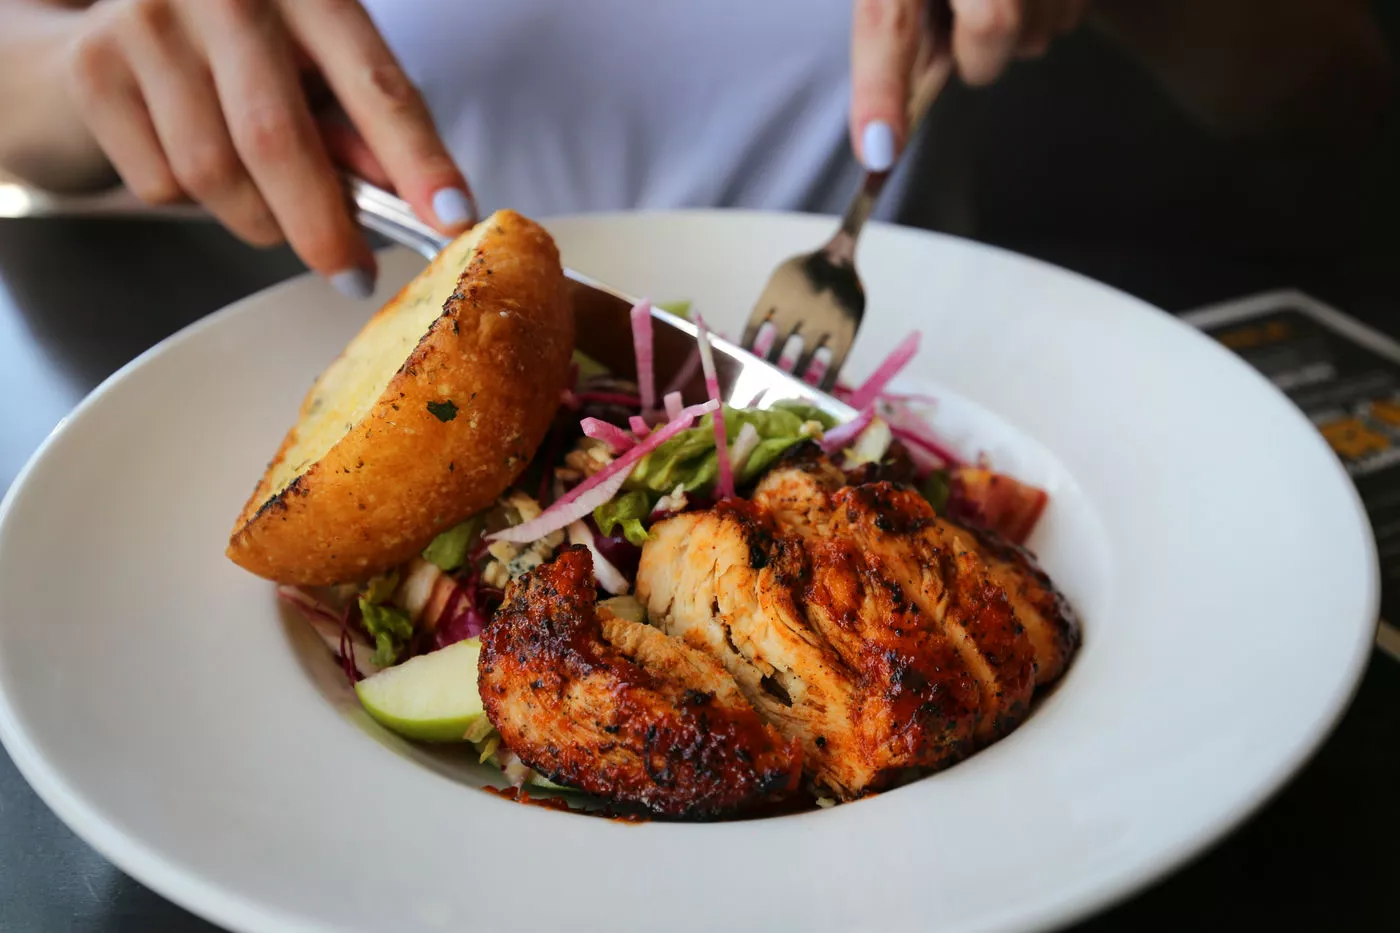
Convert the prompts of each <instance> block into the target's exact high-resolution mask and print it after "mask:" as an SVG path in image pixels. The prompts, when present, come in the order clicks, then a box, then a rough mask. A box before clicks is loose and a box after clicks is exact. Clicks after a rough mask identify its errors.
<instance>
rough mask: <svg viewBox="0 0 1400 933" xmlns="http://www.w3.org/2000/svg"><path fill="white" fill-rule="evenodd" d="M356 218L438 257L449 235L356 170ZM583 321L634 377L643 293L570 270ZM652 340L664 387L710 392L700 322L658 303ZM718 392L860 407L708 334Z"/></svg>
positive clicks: (698, 395)
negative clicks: (634, 316)
mask: <svg viewBox="0 0 1400 933" xmlns="http://www.w3.org/2000/svg"><path fill="white" fill-rule="evenodd" d="M345 182H346V187H347V189H348V191H349V194H350V200H351V201H352V202H353V204H354V207H355V214H356V220H357V221H358V222H359V223H360V225H361V226H363V227H365V228H366V229H369V230H373V231H374V232H376V233H378V234H381V235H382V236H384V237H387V238H388V239H390V240H392V241H394V242H395V243H398V244H400V245H402V246H407V247H408V248H409V249H412V250H414V251H415V252H418V253H420V254H422V255H423V256H426V257H427V258H428V259H433V258H435V257H436V256H437V254H438V253H439V252H441V251H442V248H443V247H444V246H446V245H447V243H448V242H449V238H448V237H445V236H443V235H442V234H440V233H438V232H437V231H436V230H434V229H433V228H432V227H430V226H428V225H427V224H425V223H424V222H423V221H421V220H419V219H418V217H417V216H416V215H415V214H414V213H413V209H412V208H411V207H409V206H408V204H407V202H405V201H403V200H401V199H400V198H398V197H396V196H395V195H393V194H390V193H389V192H387V191H385V190H384V189H382V188H379V187H376V186H375V185H372V184H370V183H369V182H367V181H365V180H363V179H361V178H356V177H354V176H350V175H346V176H345ZM564 275H565V276H566V277H567V278H568V279H569V284H570V287H571V291H572V298H573V302H574V313H575V316H576V318H577V319H578V326H577V332H578V348H579V349H580V350H582V351H583V352H584V353H587V354H588V355H589V356H591V357H593V358H594V359H596V360H598V361H599V362H601V363H603V364H604V365H606V366H608V368H609V369H611V370H612V371H613V372H615V373H618V374H619V375H635V360H634V358H633V353H632V337H631V324H630V314H629V312H630V311H631V310H632V307H633V306H634V305H635V304H636V303H637V299H635V298H633V297H631V296H630V295H626V294H623V293H622V292H620V291H618V290H616V289H614V288H611V287H609V286H607V285H604V284H602V283H601V282H598V281H596V280H594V279H591V278H589V277H588V276H586V275H583V274H582V273H580V272H576V271H575V270H573V269H567V268H566V269H565V270H564ZM651 315H652V318H653V327H652V340H653V343H654V345H655V347H654V350H655V352H654V358H655V365H656V369H657V377H658V378H657V384H658V386H662V385H665V384H666V383H667V382H668V381H670V379H669V378H668V377H669V376H670V375H671V374H675V373H683V372H685V371H687V370H690V376H689V378H688V379H686V380H684V382H683V384H682V385H678V386H674V388H676V389H678V390H679V391H681V393H682V395H683V396H685V397H686V400H687V402H692V401H699V400H702V399H703V398H704V396H705V387H704V378H703V376H702V375H701V374H700V373H699V371H698V367H693V366H688V365H687V364H688V363H689V361H690V360H691V357H692V356H693V355H694V351H695V346H696V337H697V334H696V329H695V325H694V324H692V323H690V322H689V321H687V320H685V319H684V318H681V317H677V316H676V315H674V314H671V313H670V312H667V311H663V310H661V309H660V308H653V309H652V312H651ZM710 344H711V346H712V348H713V349H714V357H715V370H716V373H717V375H718V376H719V387H720V397H721V398H723V399H724V402H725V404H726V405H730V406H732V407H734V408H771V407H773V406H774V405H776V404H778V403H779V402H785V401H787V402H802V403H805V404H808V405H812V406H814V407H815V408H818V409H820V410H821V411H824V412H826V413H827V414H828V415H831V416H832V417H833V418H835V419H836V420H837V421H849V420H850V419H851V418H854V417H855V416H856V412H855V409H853V408H851V407H850V406H849V405H847V404H845V403H844V402H841V401H838V400H837V399H835V398H832V397H831V396H830V395H828V394H826V393H825V392H822V391H820V390H818V389H817V388H815V387H814V386H811V385H808V384H807V383H805V382H801V381H799V380H797V379H795V378H793V376H792V375H791V374H790V373H786V372H783V371H782V370H781V369H779V368H778V367H776V366H774V365H772V364H771V363H768V362H766V361H764V360H760V359H758V358H757V357H755V356H754V355H753V354H751V353H748V352H747V351H745V350H743V349H740V348H739V347H738V346H735V345H734V344H732V343H730V342H729V341H727V340H725V339H724V338H722V337H717V336H714V335H713V334H711V335H710Z"/></svg>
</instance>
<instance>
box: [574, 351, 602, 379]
mask: <svg viewBox="0 0 1400 933" xmlns="http://www.w3.org/2000/svg"><path fill="white" fill-rule="evenodd" d="M574 364H575V365H576V366H578V377H579V378H580V379H588V378H590V377H592V376H606V375H608V368H607V367H606V366H604V365H603V364H602V363H600V362H598V361H597V360H595V359H594V358H593V357H591V356H589V355H588V354H587V353H584V352H583V351H582V350H575V351H574Z"/></svg>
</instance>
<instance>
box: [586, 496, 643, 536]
mask: <svg viewBox="0 0 1400 933" xmlns="http://www.w3.org/2000/svg"><path fill="white" fill-rule="evenodd" d="M653 505H655V502H653V500H652V496H651V495H649V494H648V493H647V492H646V491H645V490H641V489H636V490H633V491H632V492H624V493H623V494H622V495H620V496H618V497H616V498H614V499H613V500H611V501H610V502H604V503H603V504H602V505H600V506H598V507H597V508H596V509H594V510H593V521H595V522H597V523H598V530H599V531H601V532H602V533H603V534H604V535H605V536H609V535H611V534H612V533H613V529H614V528H616V527H617V526H618V525H621V526H622V534H623V536H624V537H626V538H627V540H628V541H631V542H632V543H633V544H635V545H636V546H637V547H641V546H642V545H643V544H646V542H647V537H648V535H647V530H646V526H644V525H643V524H642V519H644V518H646V517H647V516H648V515H650V514H651V509H652V506H653Z"/></svg>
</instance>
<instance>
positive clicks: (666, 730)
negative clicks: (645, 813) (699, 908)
mask: <svg viewBox="0 0 1400 933" xmlns="http://www.w3.org/2000/svg"><path fill="white" fill-rule="evenodd" d="M595 600H596V593H595V590H594V585H593V569H592V559H591V557H590V555H589V553H588V551H587V550H586V549H583V548H573V549H570V550H568V551H565V552H564V553H563V554H561V555H560V556H559V557H557V558H556V559H555V560H554V561H553V562H551V563H549V564H546V565H543V566H541V567H539V568H538V569H536V570H535V571H533V572H531V573H530V574H528V575H526V576H525V577H523V578H521V579H520V580H519V581H517V583H516V584H515V585H513V587H512V590H511V592H510V593H509V595H508V597H507V600H506V603H505V605H504V606H502V607H501V610H500V611H499V612H498V613H497V615H496V618H495V620H494V621H493V622H492V623H491V625H490V626H488V627H487V629H486V632H485V634H484V635H483V636H482V655H481V667H480V676H479V683H480V687H481V695H482V700H483V702H484V703H485V706H486V713H487V716H488V717H489V718H490V720H491V723H492V724H493V725H494V726H495V727H496V729H497V730H498V731H499V732H500V733H501V738H502V741H503V742H504V743H505V745H506V746H507V747H509V748H510V749H511V750H512V751H514V752H515V753H516V754H517V755H519V756H520V758H521V760H523V761H524V762H525V763H526V764H527V765H529V766H530V767H531V768H534V769H535V770H536V771H538V772H540V773H541V774H543V775H545V776H546V777H548V778H549V779H550V780H552V781H556V782H558V783H561V784H567V785H570V786H574V787H579V788H581V789H583V790H586V791H589V792H592V793H596V794H600V795H603V796H606V797H610V798H612V799H615V800H622V801H627V802H631V803H636V804H640V805H641V806H643V807H646V808H647V809H648V810H650V811H651V812H653V813H655V814H657V815H662V816H684V817H694V818H705V817H713V816H718V815H720V814H723V813H727V812H731V811H736V810H743V809H745V808H747V807H751V806H753V805H755V804H758V803H761V802H764V801H767V800H773V799H778V798H780V797H782V796H784V795H786V794H788V793H790V792H791V791H792V790H793V789H794V788H795V787H796V785H797V782H798V779H799V777H800V774H801V769H802V753H801V749H800V747H799V746H798V744H797V743H795V742H792V741H791V740H789V739H786V738H784V737H783V736H782V735H780V734H779V733H778V732H777V731H775V730H774V729H773V728H772V727H770V726H769V725H767V724H766V723H765V722H764V721H763V720H762V719H761V718H760V717H759V715H758V713H757V712H755V710H754V708H753V707H752V706H751V705H749V703H748V702H746V700H745V699H744V694H743V693H741V691H740V688H739V686H738V685H736V684H735V682H734V679H733V678H732V677H731V676H730V675H729V673H728V672H726V670H725V669H724V667H723V666H722V665H721V664H719V663H717V662H716V660H715V659H714V658H713V657H711V656H709V655H708V654H706V653H704V652H701V651H697V650H694V649H692V648H689V647H687V646H686V645H685V644H683V643H681V642H679V641H677V640H675V639H671V638H668V637H667V636H665V635H664V634H663V633H661V632H660V631H658V630H656V629H652V628H649V627H647V626H645V625H640V624H637V623H634V622H628V621H626V620H623V619H620V618H616V617H613V616H611V615H608V614H606V613H604V614H603V615H604V616H605V618H600V615H599V613H598V612H597V611H596V602H595Z"/></svg>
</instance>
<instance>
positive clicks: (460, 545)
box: [375, 512, 486, 602]
mask: <svg viewBox="0 0 1400 933" xmlns="http://www.w3.org/2000/svg"><path fill="white" fill-rule="evenodd" d="M485 524H486V513H485V512H478V513H477V514H475V515H473V516H472V517H471V518H469V519H467V520H466V521H464V522H462V523H461V524H460V525H454V526H453V527H451V528H449V529H447V530H446V531H444V532H443V533H442V534H440V535H438V536H437V537H436V538H434V539H433V540H432V543H431V544H429V545H428V546H427V547H426V548H424V549H423V559H424V560H426V561H427V562H428V563H430V564H436V565H437V568H438V569H439V570H441V571H442V572H443V573H451V572H452V571H454V570H456V569H457V568H458V567H461V566H462V565H463V564H465V563H466V562H467V552H468V551H470V550H471V546H472V545H473V544H475V543H476V539H477V538H479V537H480V536H481V529H482V528H483V527H484V526H485ZM375 602H379V600H375Z"/></svg>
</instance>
